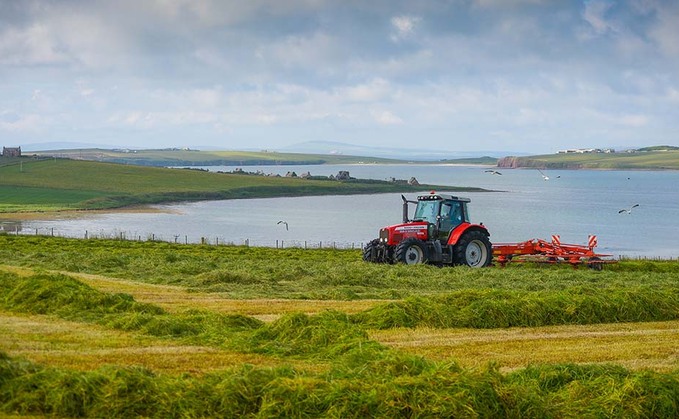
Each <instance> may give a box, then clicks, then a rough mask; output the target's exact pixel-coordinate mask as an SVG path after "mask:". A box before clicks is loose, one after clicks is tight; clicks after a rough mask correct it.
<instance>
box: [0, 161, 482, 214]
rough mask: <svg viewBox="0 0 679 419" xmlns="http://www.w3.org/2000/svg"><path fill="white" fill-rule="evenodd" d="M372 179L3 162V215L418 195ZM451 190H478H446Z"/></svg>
mask: <svg viewBox="0 0 679 419" xmlns="http://www.w3.org/2000/svg"><path fill="white" fill-rule="evenodd" d="M427 187H428V185H422V186H419V187H417V186H410V185H407V184H397V183H391V182H380V181H370V180H351V181H341V182H340V181H331V180H310V179H301V178H286V177H268V176H254V175H247V174H242V175H241V174H226V173H210V172H205V171H199V170H181V169H167V168H159V167H143V166H135V165H123V164H113V163H101V162H93V161H81V160H67V159H46V160H34V159H5V161H4V164H3V165H0V193H2V199H1V200H0V213H3V212H4V213H7V212H28V211H42V212H45V211H59V210H74V209H106V208H120V207H125V206H130V205H137V204H154V203H159V202H172V201H193V200H207V199H236V198H252V197H272V196H303V195H306V196H308V195H327V194H340V195H346V194H361V193H380V192H406V191H420V190H422V188H427ZM447 189H451V190H455V189H458V190H478V189H477V188H465V187H463V186H460V187H456V186H455V185H448V187H447Z"/></svg>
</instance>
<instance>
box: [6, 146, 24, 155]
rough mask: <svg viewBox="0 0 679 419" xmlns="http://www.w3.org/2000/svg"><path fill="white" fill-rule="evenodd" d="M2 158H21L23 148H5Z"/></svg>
mask: <svg viewBox="0 0 679 419" xmlns="http://www.w3.org/2000/svg"><path fill="white" fill-rule="evenodd" d="M2 157H21V147H3V148H2Z"/></svg>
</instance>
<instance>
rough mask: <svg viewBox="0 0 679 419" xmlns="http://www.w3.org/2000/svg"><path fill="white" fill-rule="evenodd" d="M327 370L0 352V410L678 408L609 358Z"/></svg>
mask: <svg viewBox="0 0 679 419" xmlns="http://www.w3.org/2000/svg"><path fill="white" fill-rule="evenodd" d="M373 362H374V363H376V364H377V366H379V368H361V369H358V368H351V366H348V365H347V364H345V363H344V362H342V361H340V362H339V363H338V365H337V367H336V368H335V369H334V370H333V371H332V372H330V373H325V374H308V373H304V372H301V371H298V370H295V369H292V368H288V367H281V368H254V367H251V366H244V367H241V368H235V369H231V370H228V371H223V372H219V373H213V374H207V375H204V376H199V377H194V376H190V375H184V376H178V377H177V376H166V375H156V374H153V373H151V372H150V371H148V370H145V369H140V368H119V367H105V368H101V369H98V370H95V371H89V372H77V371H69V370H62V369H55V368H44V367H41V366H38V365H35V364H32V363H29V362H25V361H21V360H18V359H12V358H9V357H7V356H6V355H5V354H2V353H0V411H3V412H7V413H10V412H11V413H18V414H40V415H56V416H68V417H151V418H156V417H158V418H160V417H163V418H165V417H215V416H219V417H236V416H237V417H320V416H332V417H347V418H359V417H361V418H362V417H400V416H416V417H470V416H471V417H494V418H495V417H527V418H545V417H623V416H624V417H659V418H671V417H676V416H677V415H679V376H678V375H677V374H676V373H675V374H661V373H654V372H648V371H642V372H630V371H628V370H626V369H624V368H622V367H617V366H606V365H604V366H595V365H588V366H577V365H572V364H564V365H553V366H534V367H530V368H527V369H524V370H521V371H517V372H515V373H511V374H508V375H502V374H500V373H498V371H497V370H496V369H494V368H488V369H483V370H464V369H460V368H459V367H457V366H456V365H454V364H439V363H431V362H422V361H418V360H417V359H415V358H412V357H408V358H404V357H379V359H374V358H373Z"/></svg>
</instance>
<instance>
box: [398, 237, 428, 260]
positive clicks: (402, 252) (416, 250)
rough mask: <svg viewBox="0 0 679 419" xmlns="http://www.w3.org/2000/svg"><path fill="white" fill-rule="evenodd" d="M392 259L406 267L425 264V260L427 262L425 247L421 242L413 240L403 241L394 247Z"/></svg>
mask: <svg viewBox="0 0 679 419" xmlns="http://www.w3.org/2000/svg"><path fill="white" fill-rule="evenodd" d="M394 259H395V260H396V261H397V262H401V263H405V264H406V265H418V264H420V263H427V260H429V254H428V253H427V246H426V245H425V244H424V242H423V241H422V240H418V239H415V238H410V239H405V240H403V241H402V242H401V243H399V244H398V246H396V250H395V251H394Z"/></svg>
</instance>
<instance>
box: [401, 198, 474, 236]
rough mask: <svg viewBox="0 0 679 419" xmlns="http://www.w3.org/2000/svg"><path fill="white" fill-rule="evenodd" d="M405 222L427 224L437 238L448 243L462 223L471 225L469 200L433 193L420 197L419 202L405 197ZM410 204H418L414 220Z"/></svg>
mask: <svg viewBox="0 0 679 419" xmlns="http://www.w3.org/2000/svg"><path fill="white" fill-rule="evenodd" d="M401 198H402V199H403V222H404V223H410V222H423V221H424V222H427V223H429V224H431V226H432V227H433V228H432V230H431V232H432V233H433V235H435V236H436V238H438V239H440V240H443V241H447V239H448V237H449V235H450V232H451V231H453V229H455V227H457V226H459V225H460V224H462V223H469V212H468V210H467V203H468V202H470V201H471V200H470V199H469V198H460V197H457V196H452V195H447V194H438V193H435V192H431V193H430V194H428V195H420V196H418V197H417V201H409V200H407V199H406V198H405V197H404V196H403V195H401ZM408 204H416V205H417V206H416V207H415V213H414V215H413V218H412V220H411V219H409V216H408Z"/></svg>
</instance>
